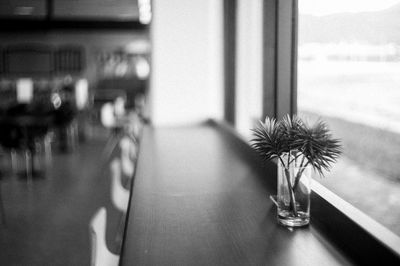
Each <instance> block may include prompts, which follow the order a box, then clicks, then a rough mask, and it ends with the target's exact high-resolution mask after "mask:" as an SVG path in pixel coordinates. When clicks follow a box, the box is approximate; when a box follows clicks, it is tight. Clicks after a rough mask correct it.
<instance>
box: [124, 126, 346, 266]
mask: <svg viewBox="0 0 400 266" xmlns="http://www.w3.org/2000/svg"><path fill="white" fill-rule="evenodd" d="M252 155H254V154H253V153H252V151H251V150H250V149H249V148H247V150H246V147H245V145H244V144H243V143H242V142H241V141H240V140H238V139H237V138H236V137H235V136H233V135H232V134H229V132H226V131H224V130H223V129H221V128H220V127H218V126H216V125H215V124H212V123H207V124H204V125H199V126H193V127H183V128H164V129H153V128H151V127H145V128H144V131H143V136H142V140H141V151H140V155H139V160H138V167H137V173H136V176H135V180H134V184H133V187H132V189H133V190H132V196H131V202H130V207H129V212H128V215H127V224H126V228H125V237H124V243H123V247H122V253H121V261H120V264H121V265H125V266H126V265H296V266H299V265H324V266H327V265H348V264H351V262H350V261H349V260H348V259H347V258H346V257H345V256H344V255H343V253H341V252H340V250H338V249H336V248H335V246H333V245H332V244H331V243H330V242H329V241H328V240H327V239H326V238H325V237H324V235H323V234H322V233H320V232H319V231H318V229H317V228H315V227H313V225H312V224H311V225H310V226H309V227H306V228H302V229H296V230H290V229H288V228H285V227H283V226H280V225H278V224H277V221H276V208H275V206H274V205H273V203H272V202H271V201H270V200H269V199H268V196H269V195H270V194H274V193H275V192H274V190H275V189H274V188H273V187H271V186H270V185H269V182H268V179H275V178H276V177H275V175H276V173H275V169H274V167H272V166H271V167H266V168H262V167H261V166H260V164H259V162H257V160H255V159H254V157H253V156H252Z"/></svg>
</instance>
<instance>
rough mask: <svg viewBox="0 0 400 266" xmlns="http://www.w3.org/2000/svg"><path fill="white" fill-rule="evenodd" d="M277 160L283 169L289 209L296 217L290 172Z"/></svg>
mask: <svg viewBox="0 0 400 266" xmlns="http://www.w3.org/2000/svg"><path fill="white" fill-rule="evenodd" d="M279 160H280V161H281V163H282V166H283V167H284V169H285V170H284V172H285V177H286V183H287V186H288V191H289V199H290V202H289V204H290V208H291V209H292V211H293V214H294V216H296V217H297V216H298V214H297V206H296V198H295V196H294V191H293V188H292V185H291V182H290V172H289V169H288V167H289V165H288V166H286V165H285V163H284V162H283V160H282V158H281V157H279Z"/></svg>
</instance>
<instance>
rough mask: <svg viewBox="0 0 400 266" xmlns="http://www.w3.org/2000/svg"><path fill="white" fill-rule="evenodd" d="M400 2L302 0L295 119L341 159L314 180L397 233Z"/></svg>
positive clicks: (399, 203)
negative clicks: (319, 122)
mask: <svg viewBox="0 0 400 266" xmlns="http://www.w3.org/2000/svg"><path fill="white" fill-rule="evenodd" d="M399 12H400V1H399V0H386V1H373V0H368V1H367V0H340V1H339V0H336V1H333V0H324V1H312V0H299V31H298V92H297V93H298V101H297V103H298V114H299V115H300V116H302V117H304V118H305V119H307V120H309V121H310V122H312V121H313V120H316V119H318V118H319V117H322V118H323V120H325V121H326V122H327V123H328V125H329V127H330V129H331V130H332V132H333V134H334V136H335V137H338V138H340V139H342V143H343V146H344V154H343V155H342V157H341V159H340V160H339V161H338V163H337V164H335V165H334V167H333V169H332V171H331V172H330V173H328V174H327V178H322V179H321V178H319V177H317V178H316V180H317V181H319V182H321V183H322V184H323V185H324V186H326V187H327V188H329V189H330V190H331V191H333V192H334V193H336V194H337V195H339V196H340V197H342V198H343V199H345V200H346V201H348V202H349V203H351V204H352V205H354V206H356V207H357V208H359V209H360V210H361V211H363V212H365V213H366V214H368V215H369V216H371V217H372V218H373V219H375V220H376V221H378V222H380V223H381V224H383V225H384V226H386V227H387V228H389V229H390V230H391V231H393V232H394V233H396V234H398V235H400V223H399V221H400V163H399V162H400V108H399V106H400V30H399V29H398V25H399V18H400V16H399Z"/></svg>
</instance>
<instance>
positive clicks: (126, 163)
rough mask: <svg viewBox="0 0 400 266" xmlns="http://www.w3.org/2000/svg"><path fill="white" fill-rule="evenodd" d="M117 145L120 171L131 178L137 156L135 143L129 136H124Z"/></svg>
mask: <svg viewBox="0 0 400 266" xmlns="http://www.w3.org/2000/svg"><path fill="white" fill-rule="evenodd" d="M119 147H120V150H121V166H122V172H123V173H124V175H125V176H127V177H129V179H132V178H133V174H134V172H135V163H136V156H137V151H136V150H137V147H136V143H135V142H134V141H133V140H132V139H131V138H129V137H127V136H124V137H123V138H122V139H121V140H120V141H119Z"/></svg>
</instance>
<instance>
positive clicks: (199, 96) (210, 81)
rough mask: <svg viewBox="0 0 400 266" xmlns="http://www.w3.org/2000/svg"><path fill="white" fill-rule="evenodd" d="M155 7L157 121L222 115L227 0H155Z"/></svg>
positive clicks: (192, 120)
mask: <svg viewBox="0 0 400 266" xmlns="http://www.w3.org/2000/svg"><path fill="white" fill-rule="evenodd" d="M153 7H154V8H153V21H152V30H151V41H152V64H151V65H152V76H151V82H150V84H151V85H150V86H151V87H150V92H151V116H152V121H153V123H154V124H155V125H172V124H175V125H176V124H188V123H196V122H199V121H204V120H206V119H208V118H216V119H221V118H222V113H223V104H222V102H223V101H222V86H223V79H222V78H223V76H222V66H223V65H222V62H223V61H222V56H223V53H222V51H223V50H222V45H223V36H222V22H223V18H222V7H223V5H222V0H191V1H187V0H169V1H165V0H154V1H153Z"/></svg>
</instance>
